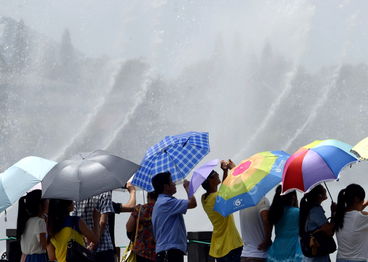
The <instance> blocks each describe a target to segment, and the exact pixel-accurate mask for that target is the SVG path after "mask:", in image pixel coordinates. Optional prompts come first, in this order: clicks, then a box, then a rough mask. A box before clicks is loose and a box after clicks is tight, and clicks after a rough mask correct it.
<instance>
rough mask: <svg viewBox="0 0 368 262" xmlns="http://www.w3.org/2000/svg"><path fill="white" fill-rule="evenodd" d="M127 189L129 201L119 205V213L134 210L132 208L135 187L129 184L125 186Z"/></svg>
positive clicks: (133, 205)
mask: <svg viewBox="0 0 368 262" xmlns="http://www.w3.org/2000/svg"><path fill="white" fill-rule="evenodd" d="M127 189H128V192H129V195H130V197H129V200H128V202H127V203H125V204H121V207H120V212H132V211H133V210H134V207H135V205H136V190H135V187H134V186H133V185H132V184H131V183H128V184H127Z"/></svg>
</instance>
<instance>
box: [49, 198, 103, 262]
mask: <svg viewBox="0 0 368 262" xmlns="http://www.w3.org/2000/svg"><path fill="white" fill-rule="evenodd" d="M73 209H74V204H73V201H71V200H60V199H51V200H50V203H49V212H48V233H49V244H48V245H47V253H48V256H49V260H51V261H55V260H57V261H58V262H66V254H67V246H68V242H69V241H70V240H72V239H73V240H75V241H76V242H78V243H79V244H80V245H82V246H84V245H85V243H84V238H83V236H84V237H86V238H87V240H88V241H89V243H93V244H97V243H98V240H99V235H98V232H99V217H100V214H99V213H98V212H97V211H96V212H94V214H93V221H94V226H93V230H90V229H89V228H88V226H87V225H86V223H85V222H84V221H83V219H80V218H79V217H76V216H69V213H70V212H72V211H73Z"/></svg>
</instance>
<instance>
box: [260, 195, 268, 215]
mask: <svg viewBox="0 0 368 262" xmlns="http://www.w3.org/2000/svg"><path fill="white" fill-rule="evenodd" d="M257 208H258V210H259V212H261V211H265V210H269V209H270V201H269V200H268V198H266V197H263V198H262V199H261V201H259V202H258V204H257Z"/></svg>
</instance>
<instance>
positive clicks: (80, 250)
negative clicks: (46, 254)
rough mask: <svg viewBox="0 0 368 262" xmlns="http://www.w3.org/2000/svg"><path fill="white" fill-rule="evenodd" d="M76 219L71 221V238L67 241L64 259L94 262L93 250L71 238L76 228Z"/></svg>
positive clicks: (74, 261)
mask: <svg viewBox="0 0 368 262" xmlns="http://www.w3.org/2000/svg"><path fill="white" fill-rule="evenodd" d="M77 221H78V220H77V219H75V221H73V227H72V228H73V231H72V239H71V240H70V241H69V242H68V246H67V252H66V261H67V262H96V257H95V255H94V254H93V252H92V251H91V250H89V249H87V248H85V247H84V246H82V245H81V244H79V243H78V242H77V241H75V240H74V239H73V236H74V234H75V233H74V232H75V231H76V230H77V227H76V223H77Z"/></svg>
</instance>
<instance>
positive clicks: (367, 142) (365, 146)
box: [351, 137, 368, 160]
mask: <svg viewBox="0 0 368 262" xmlns="http://www.w3.org/2000/svg"><path fill="white" fill-rule="evenodd" d="M351 152H352V153H353V154H354V155H356V156H357V157H358V158H359V159H360V160H368V137H366V138H364V139H363V140H361V141H360V142H359V143H358V144H356V145H355V146H354V147H353V148H352V149H351Z"/></svg>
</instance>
